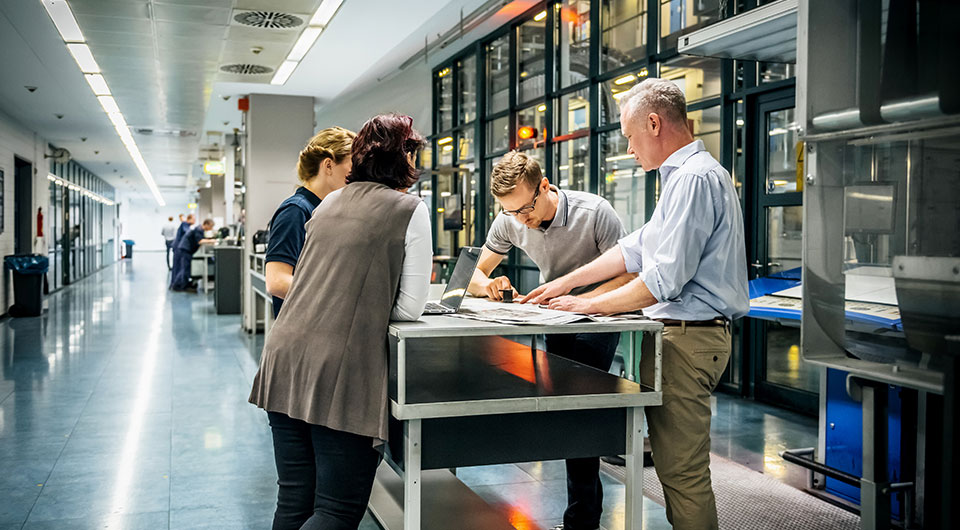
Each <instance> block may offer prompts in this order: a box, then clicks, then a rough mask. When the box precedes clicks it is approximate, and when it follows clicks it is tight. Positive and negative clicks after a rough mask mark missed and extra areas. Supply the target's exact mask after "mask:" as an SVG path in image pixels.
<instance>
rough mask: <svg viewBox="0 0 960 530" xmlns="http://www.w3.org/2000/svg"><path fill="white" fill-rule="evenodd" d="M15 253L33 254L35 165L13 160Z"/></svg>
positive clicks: (16, 159) (17, 158)
mask: <svg viewBox="0 0 960 530" xmlns="http://www.w3.org/2000/svg"><path fill="white" fill-rule="evenodd" d="M13 165H14V170H13V174H14V177H13V181H14V185H13V252H14V253H15V254H32V253H33V224H32V219H33V164H31V163H30V162H28V161H26V160H23V159H22V158H20V157H16V156H15V157H14V158H13Z"/></svg>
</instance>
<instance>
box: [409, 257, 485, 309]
mask: <svg viewBox="0 0 960 530" xmlns="http://www.w3.org/2000/svg"><path fill="white" fill-rule="evenodd" d="M479 260H480V248H479V247H463V248H462V249H460V256H459V257H458V258H457V264H456V265H455V266H454V267H453V274H451V275H450V281H449V282H447V288H446V289H444V291H443V296H441V297H440V302H439V303H438V302H427V307H426V308H425V309H424V310H423V314H424V315H449V314H451V313H456V312H457V311H459V310H460V304H461V303H463V297H464V295H466V294H467V287H468V286H469V285H470V280H471V279H473V271H474V270H476V268H477V261H479Z"/></svg>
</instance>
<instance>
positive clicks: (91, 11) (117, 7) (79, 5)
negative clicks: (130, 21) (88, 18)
mask: <svg viewBox="0 0 960 530" xmlns="http://www.w3.org/2000/svg"><path fill="white" fill-rule="evenodd" d="M70 8H71V9H72V10H73V13H74V15H75V16H77V18H80V17H81V16H82V15H99V16H106V17H131V18H142V17H146V16H147V13H148V8H147V2H145V1H144V2H131V1H130V0H70Z"/></svg>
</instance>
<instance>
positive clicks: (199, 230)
mask: <svg viewBox="0 0 960 530" xmlns="http://www.w3.org/2000/svg"><path fill="white" fill-rule="evenodd" d="M201 239H203V227H202V226H197V227H194V228H193V230H190V231H189V232H187V233H186V234H184V235H183V237H181V238H180V247H179V248H180V251H181V252H186V253H188V254H190V255H193V253H194V252H196V251H197V250H198V249H199V248H200V240H201Z"/></svg>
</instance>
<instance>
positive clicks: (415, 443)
mask: <svg viewBox="0 0 960 530" xmlns="http://www.w3.org/2000/svg"><path fill="white" fill-rule="evenodd" d="M420 435H421V423H420V420H407V421H405V422H403V441H404V443H403V530H420V508H421V494H420V486H421V480H420V451H421V446H420Z"/></svg>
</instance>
